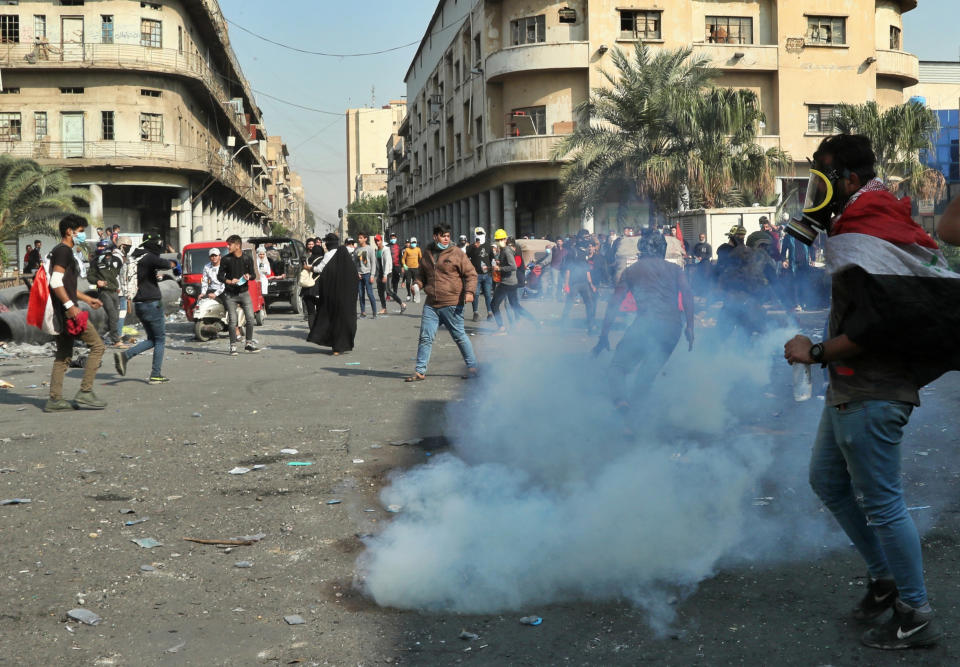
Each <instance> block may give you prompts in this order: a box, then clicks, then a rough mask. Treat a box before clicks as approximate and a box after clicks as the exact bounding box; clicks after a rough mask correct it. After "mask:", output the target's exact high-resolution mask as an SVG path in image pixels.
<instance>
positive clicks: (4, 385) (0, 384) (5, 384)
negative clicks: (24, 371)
mask: <svg viewBox="0 0 960 667" xmlns="http://www.w3.org/2000/svg"><path fill="white" fill-rule="evenodd" d="M13 388H14V387H13V384H11V383H10V382H7V381H6V380H0V389H13Z"/></svg>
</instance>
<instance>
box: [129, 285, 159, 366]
mask: <svg viewBox="0 0 960 667" xmlns="http://www.w3.org/2000/svg"><path fill="white" fill-rule="evenodd" d="M133 309H134V311H135V312H136V313H137V318H139V320H140V323H141V324H143V330H144V331H146V332H147V338H146V340H142V341H140V342H139V343H137V344H136V345H134V346H133V347H131V348H130V349H129V350H124V351H123V356H124V357H126V359H127V361H129V360H130V359H133V358H134V357H135V356H137V355H138V354H140V353H141V352H146V351H147V350H149V349H150V348H153V367H152V368H151V369H150V377H152V378H155V377H160V367H161V366H163V346H164V343H165V341H166V338H167V327H166V321H165V320H164V319H163V304H162V303H161V302H159V301H137V302H136V303H134V304H133Z"/></svg>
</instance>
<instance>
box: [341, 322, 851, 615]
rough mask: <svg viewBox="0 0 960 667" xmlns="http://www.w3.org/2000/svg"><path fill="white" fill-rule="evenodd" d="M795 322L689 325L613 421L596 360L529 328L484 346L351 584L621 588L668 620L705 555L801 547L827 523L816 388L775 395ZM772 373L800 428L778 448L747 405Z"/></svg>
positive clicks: (421, 604)
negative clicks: (763, 329)
mask: <svg viewBox="0 0 960 667" xmlns="http://www.w3.org/2000/svg"><path fill="white" fill-rule="evenodd" d="M793 333H794V331H793V330H791V331H783V330H781V331H776V332H771V333H769V334H767V335H765V336H763V337H757V338H755V339H754V340H752V341H750V343H749V347H748V348H739V347H738V348H733V347H730V346H729V344H726V343H725V344H724V345H719V344H716V345H713V344H709V342H706V343H705V342H704V340H703V339H704V338H708V336H702V335H700V333H699V332H698V336H700V339H699V340H698V342H697V348H696V349H695V350H694V351H693V352H692V353H688V352H687V351H686V343H685V342H684V341H681V345H679V346H678V348H677V350H675V352H674V354H673V356H672V357H671V359H670V361H669V362H668V363H667V365H666V366H665V368H664V370H663V372H662V373H661V375H660V376H659V377H658V379H657V381H656V382H655V383H654V386H653V387H652V390H651V391H649V392H647V393H646V396H647V397H646V398H645V399H643V400H642V401H641V405H640V406H639V407H638V409H637V410H636V411H635V414H632V415H630V416H629V418H628V420H627V421H625V420H624V417H623V416H622V415H621V414H619V413H618V412H616V411H615V410H614V408H613V404H612V400H611V396H610V393H609V388H608V386H609V382H608V379H609V370H608V369H609V359H608V358H603V357H601V358H600V359H596V360H595V359H590V358H589V357H588V356H587V354H586V352H585V350H582V349H577V350H569V349H566V350H564V349H563V348H562V345H563V344H564V343H563V342H562V341H560V340H557V339H548V338H547V337H543V336H542V337H538V338H536V339H535V340H529V341H518V340H516V339H513V340H512V341H510V343H507V344H504V345H503V348H504V349H502V350H490V349H488V350H487V354H488V357H492V356H493V355H495V354H499V356H498V357H497V361H496V362H495V363H494V364H493V365H492V368H491V369H490V371H489V372H488V373H486V374H485V376H484V378H483V382H482V384H479V385H471V388H472V389H474V391H473V392H472V393H471V394H468V395H467V397H466V400H465V401H463V402H462V403H458V404H453V405H452V406H451V408H450V410H449V414H448V423H449V424H451V425H452V426H451V427H449V428H448V433H447V435H448V436H449V437H450V439H451V440H452V441H453V442H454V443H455V444H454V451H453V452H452V453H446V454H442V455H438V456H434V457H433V459H432V460H431V462H430V463H429V464H428V465H423V466H418V467H416V468H414V469H412V470H409V471H406V472H404V473H402V474H398V475H396V476H395V477H394V479H393V481H392V484H391V485H390V486H389V487H388V488H386V489H385V490H384V491H383V493H382V500H383V503H384V505H388V504H397V505H401V506H402V507H403V512H402V514H399V515H397V516H396V518H395V519H394V520H393V522H392V523H391V525H390V526H389V527H387V528H386V529H385V530H384V531H383V532H382V533H381V534H380V535H378V536H376V537H373V538H370V539H369V540H368V543H367V546H368V549H367V551H366V552H365V553H364V555H363V556H362V557H361V559H360V562H359V571H360V581H361V585H362V587H363V588H364V589H365V591H366V592H367V593H368V594H369V595H371V596H372V597H373V599H374V600H375V601H376V602H377V603H378V604H380V605H383V606H391V607H400V608H408V609H424V610H433V611H452V612H467V613H490V612H498V611H505V610H521V609H529V608H530V607H531V606H532V605H538V604H546V603H550V602H556V601H560V600H571V599H589V600H609V599H623V598H625V599H628V600H631V601H632V602H633V603H635V604H636V605H638V606H640V607H642V608H644V609H645V610H646V611H647V612H648V617H649V619H650V622H651V625H652V626H653V627H654V628H659V629H664V628H665V627H666V626H667V625H668V624H669V623H670V621H671V620H672V615H673V610H672V606H671V604H670V602H671V600H674V599H677V598H680V597H683V596H684V595H686V594H689V593H692V592H693V591H694V590H695V589H696V586H697V584H698V583H699V582H700V581H702V580H704V579H705V578H707V577H709V576H711V575H712V574H713V573H714V572H715V571H716V569H717V567H718V564H720V563H724V564H727V563H731V562H734V563H735V562H743V561H747V560H762V559H767V558H772V557H780V558H787V557H796V556H798V555H802V553H803V551H804V548H806V549H812V548H815V547H816V545H819V544H821V543H822V541H821V540H820V538H821V537H822V536H824V534H825V533H826V531H828V530H831V529H832V526H830V525H829V524H828V523H827V522H826V521H824V519H823V517H822V515H819V516H818V513H817V512H816V511H815V508H816V507H817V503H816V501H815V500H814V498H813V495H812V493H810V492H809V491H808V490H807V487H806V482H805V480H806V476H807V472H806V470H807V467H806V465H807V459H808V457H809V450H810V445H811V443H812V440H813V429H814V428H815V426H816V419H817V416H816V412H817V410H818V409H819V407H820V402H819V401H811V402H809V403H807V404H802V405H799V406H798V405H794V404H792V402H791V403H787V401H789V400H790V399H789V396H790V394H791V391H792V390H791V388H790V385H789V379H788V377H789V369H788V368H786V363H785V362H784V361H783V359H782V349H783V343H784V341H786V340H787V339H788V338H789V337H790V336H792V335H793ZM531 350H536V353H531V352H530V351H531ZM517 351H522V352H517ZM775 370H776V371H777V372H778V373H780V374H781V378H780V380H778V383H779V384H781V385H783V386H782V387H780V388H779V392H778V393H779V396H780V397H782V400H783V401H784V403H783V405H782V407H780V408H779V409H781V410H787V411H792V412H798V411H799V412H802V413H803V417H802V418H803V421H802V423H803V424H804V425H805V427H806V432H802V430H801V431H798V432H796V433H795V434H791V435H789V437H787V438H786V440H785V443H786V444H783V443H781V445H780V446H778V445H777V443H776V442H775V438H774V436H773V435H771V434H770V431H771V430H773V429H770V428H769V422H770V421H774V420H775V418H774V417H772V416H769V415H766V414H765V415H763V416H762V418H760V419H759V420H758V418H757V415H756V413H755V409H756V408H755V406H756V405H757V404H758V399H757V397H761V398H762V397H763V396H764V392H769V391H771V389H770V387H769V385H770V382H771V374H772V373H773V372H774V371H775ZM766 402H767V403H768V404H769V403H770V402H771V401H770V400H767V401H766ZM798 419H799V418H798V417H797V416H788V415H784V416H782V417H781V419H780V420H779V421H782V422H784V423H783V428H785V429H788V430H790V429H796V427H797V423H796V421H797V420H798ZM628 422H629V423H628ZM765 424H766V426H764V425H765ZM628 431H630V432H632V433H633V434H635V435H631V434H630V433H628ZM761 488H763V493H761V492H760V489H761ZM788 489H789V490H788ZM794 490H796V491H794ZM791 492H792V493H791ZM759 495H764V496H777V497H778V498H782V499H783V502H782V503H781V504H778V505H777V506H776V507H775V508H771V507H755V506H754V498H755V497H756V496H759ZM804 545H808V546H806V547H804Z"/></svg>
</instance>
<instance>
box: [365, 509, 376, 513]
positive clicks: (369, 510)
mask: <svg viewBox="0 0 960 667" xmlns="http://www.w3.org/2000/svg"><path fill="white" fill-rule="evenodd" d="M363 511H364V512H376V511H377V510H375V509H366V510H363Z"/></svg>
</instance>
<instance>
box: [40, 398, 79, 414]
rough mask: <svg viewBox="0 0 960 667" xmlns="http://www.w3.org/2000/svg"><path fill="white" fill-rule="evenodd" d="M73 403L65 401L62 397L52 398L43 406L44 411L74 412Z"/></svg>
mask: <svg viewBox="0 0 960 667" xmlns="http://www.w3.org/2000/svg"><path fill="white" fill-rule="evenodd" d="M73 410H74V407H73V403H71V402H70V401H65V400H63V399H62V398H56V399H54V398H51V399H49V400H48V401H47V404H46V405H44V406H43V411H44V412H73Z"/></svg>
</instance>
